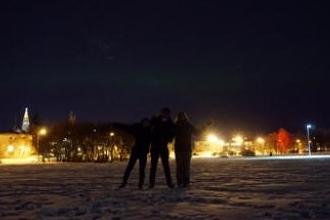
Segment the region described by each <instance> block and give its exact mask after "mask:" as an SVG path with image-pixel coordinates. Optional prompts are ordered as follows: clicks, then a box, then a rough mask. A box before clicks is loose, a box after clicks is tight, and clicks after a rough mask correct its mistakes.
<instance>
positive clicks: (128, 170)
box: [120, 153, 138, 188]
mask: <svg viewBox="0 0 330 220" xmlns="http://www.w3.org/2000/svg"><path fill="white" fill-rule="evenodd" d="M137 159H138V157H137V155H136V154H135V153H132V154H131V156H130V158H129V161H128V164H127V167H126V170H125V174H124V178H123V183H122V184H121V185H120V188H122V187H125V186H126V184H127V180H128V177H129V175H130V173H131V171H132V170H133V168H134V165H135V162H136V160H137Z"/></svg>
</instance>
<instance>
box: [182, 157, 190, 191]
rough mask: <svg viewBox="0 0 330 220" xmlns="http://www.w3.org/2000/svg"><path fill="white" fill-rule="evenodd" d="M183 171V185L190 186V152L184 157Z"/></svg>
mask: <svg viewBox="0 0 330 220" xmlns="http://www.w3.org/2000/svg"><path fill="white" fill-rule="evenodd" d="M184 163H185V165H184V166H185V171H184V174H185V175H184V180H183V181H184V185H185V186H187V185H189V184H190V164H191V152H187V153H186V155H185V162H184Z"/></svg>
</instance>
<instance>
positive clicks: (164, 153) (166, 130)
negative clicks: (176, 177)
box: [149, 108, 175, 188]
mask: <svg viewBox="0 0 330 220" xmlns="http://www.w3.org/2000/svg"><path fill="white" fill-rule="evenodd" d="M151 126H152V138H151V151H150V153H151V167H150V182H149V188H153V187H154V186H155V178H156V171H157V164H158V158H159V156H160V158H161V160H162V164H163V168H164V174H165V177H166V183H167V185H168V187H170V188H173V187H174V186H173V183H172V178H171V171H170V166H169V151H168V147H167V145H168V143H169V142H171V141H172V140H173V137H174V129H175V127H174V123H173V121H172V119H171V111H170V109H168V108H163V109H162V111H161V113H160V115H159V116H157V117H154V118H153V119H152V120H151Z"/></svg>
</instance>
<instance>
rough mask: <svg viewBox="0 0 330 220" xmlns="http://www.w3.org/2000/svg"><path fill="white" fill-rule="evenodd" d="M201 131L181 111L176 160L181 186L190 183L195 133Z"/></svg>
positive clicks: (178, 121)
mask: <svg viewBox="0 0 330 220" xmlns="http://www.w3.org/2000/svg"><path fill="white" fill-rule="evenodd" d="M199 133H200V132H199V131H198V130H197V129H196V128H195V127H194V126H193V125H192V124H191V123H190V122H189V119H188V117H187V115H186V114H185V113H184V112H180V113H179V114H178V116H177V119H176V122H175V144H174V151H175V161H176V178H177V184H178V186H179V187H186V186H188V185H189V184H190V162H191V156H192V143H191V139H192V136H193V135H197V134H199Z"/></svg>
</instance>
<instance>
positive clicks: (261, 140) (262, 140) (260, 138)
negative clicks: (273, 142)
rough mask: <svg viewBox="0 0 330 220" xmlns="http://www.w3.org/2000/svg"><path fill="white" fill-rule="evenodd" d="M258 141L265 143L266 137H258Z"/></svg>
mask: <svg viewBox="0 0 330 220" xmlns="http://www.w3.org/2000/svg"><path fill="white" fill-rule="evenodd" d="M256 142H257V143H258V144H265V139H263V138H262V137H258V138H257V139H256Z"/></svg>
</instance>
